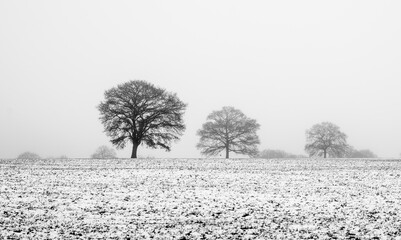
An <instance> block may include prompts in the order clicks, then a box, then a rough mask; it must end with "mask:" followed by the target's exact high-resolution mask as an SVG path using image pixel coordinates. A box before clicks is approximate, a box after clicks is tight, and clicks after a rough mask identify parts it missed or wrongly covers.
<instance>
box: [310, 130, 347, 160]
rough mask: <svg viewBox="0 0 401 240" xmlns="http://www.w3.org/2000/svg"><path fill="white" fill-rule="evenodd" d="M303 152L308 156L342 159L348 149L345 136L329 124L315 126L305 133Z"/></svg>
mask: <svg viewBox="0 0 401 240" xmlns="http://www.w3.org/2000/svg"><path fill="white" fill-rule="evenodd" d="M306 142H307V143H306V145H305V151H306V152H308V153H309V155H310V156H323V157H324V158H326V157H327V156H328V155H329V156H330V157H344V156H345V155H346V154H347V152H348V149H349V146H348V144H347V135H345V133H343V132H341V131H340V128H339V127H338V126H337V125H335V124H333V123H330V122H322V123H320V124H315V125H313V126H312V128H311V129H308V130H307V131H306Z"/></svg>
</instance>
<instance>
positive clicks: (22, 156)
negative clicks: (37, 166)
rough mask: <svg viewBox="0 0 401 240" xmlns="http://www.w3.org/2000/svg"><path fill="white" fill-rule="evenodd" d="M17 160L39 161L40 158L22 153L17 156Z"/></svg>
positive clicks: (30, 153)
mask: <svg viewBox="0 0 401 240" xmlns="http://www.w3.org/2000/svg"><path fill="white" fill-rule="evenodd" d="M17 159H41V158H40V156H39V155H38V154H36V153H33V152H24V153H21V154H20V155H18V157H17Z"/></svg>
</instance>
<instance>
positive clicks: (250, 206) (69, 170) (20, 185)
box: [0, 159, 401, 239]
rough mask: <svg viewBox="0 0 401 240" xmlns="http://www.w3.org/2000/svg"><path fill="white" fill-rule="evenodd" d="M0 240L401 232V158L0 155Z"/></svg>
mask: <svg viewBox="0 0 401 240" xmlns="http://www.w3.org/2000/svg"><path fill="white" fill-rule="evenodd" d="M0 184H1V185H0V239H9V238H10V239H19V238H25V239H38V238H39V239H41V238H43V239H44V238H49V239H77V238H82V239H87V238H90V239H151V238H152V239H221V238H223V239H310V238H312V239H335V238H337V239H401V161H395V160H371V161H369V160H344V159H343V160H340V159H331V160H324V159H318V160H312V159H298V160H259V159H241V160H223V159H218V160H216V159H207V160H206V159H142V160H140V159H138V160H131V159H123V160H122V159H116V160H91V159H67V160H40V161H36V162H32V161H28V160H25V161H24V160H0Z"/></svg>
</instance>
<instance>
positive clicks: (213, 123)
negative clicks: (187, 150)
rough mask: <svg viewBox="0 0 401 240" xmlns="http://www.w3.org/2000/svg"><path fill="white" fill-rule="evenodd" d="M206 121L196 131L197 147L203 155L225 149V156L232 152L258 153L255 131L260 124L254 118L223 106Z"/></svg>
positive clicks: (257, 139)
mask: <svg viewBox="0 0 401 240" xmlns="http://www.w3.org/2000/svg"><path fill="white" fill-rule="evenodd" d="M207 120H208V121H207V122H206V123H204V124H203V126H202V129H200V130H199V131H198V133H197V134H198V135H199V136H200V141H199V143H198V144H197V148H198V149H201V153H202V154H203V155H207V156H212V155H217V154H218V153H220V152H221V151H223V150H225V152H226V158H229V153H230V152H234V153H238V154H244V155H249V156H256V155H257V154H258V149H257V145H258V144H259V143H260V141H259V137H258V136H257V135H256V131H257V130H258V129H259V127H260V125H259V124H258V123H257V122H256V120H254V119H250V118H248V117H246V116H245V115H244V114H243V113H242V112H241V111H240V110H237V109H235V108H233V107H223V109H222V110H220V111H214V112H212V113H211V114H210V115H209V116H208V117H207Z"/></svg>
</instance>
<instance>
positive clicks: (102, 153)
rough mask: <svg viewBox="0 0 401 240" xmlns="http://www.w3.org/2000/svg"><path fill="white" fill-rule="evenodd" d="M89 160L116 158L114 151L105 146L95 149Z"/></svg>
mask: <svg viewBox="0 0 401 240" xmlns="http://www.w3.org/2000/svg"><path fill="white" fill-rule="evenodd" d="M91 158H96V159H102V158H117V154H116V151H114V149H112V148H109V147H107V146H105V145H103V146H100V147H98V148H97V149H96V151H95V153H93V154H92V156H91Z"/></svg>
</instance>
